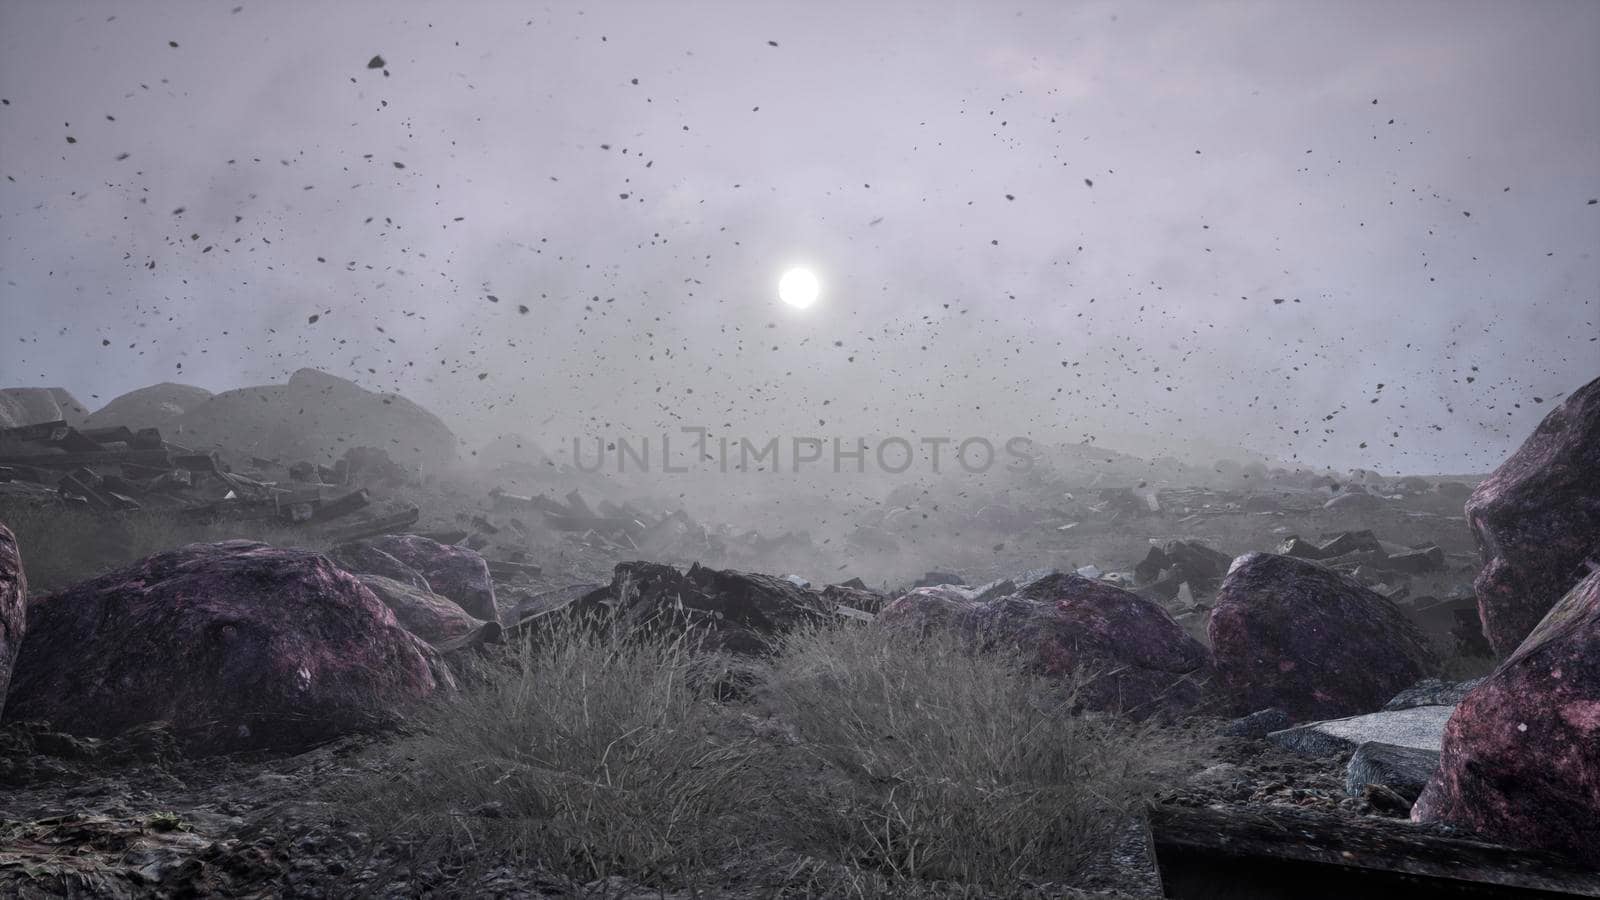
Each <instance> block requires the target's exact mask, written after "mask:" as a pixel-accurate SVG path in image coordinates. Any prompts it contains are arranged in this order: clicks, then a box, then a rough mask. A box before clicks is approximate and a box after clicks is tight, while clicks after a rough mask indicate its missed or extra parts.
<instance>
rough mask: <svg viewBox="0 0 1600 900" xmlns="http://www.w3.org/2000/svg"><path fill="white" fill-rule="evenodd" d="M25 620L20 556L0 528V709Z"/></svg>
mask: <svg viewBox="0 0 1600 900" xmlns="http://www.w3.org/2000/svg"><path fill="white" fill-rule="evenodd" d="M27 616H28V576H27V575H26V574H24V573H23V571H22V554H21V553H20V552H19V551H18V550H17V538H16V536H15V535H13V534H12V533H11V529H9V528H7V527H6V526H5V525H0V708H4V707H5V704H6V688H7V686H9V685H10V684H11V666H12V664H13V663H15V662H16V661H17V652H18V651H19V650H20V649H22V635H23V631H24V628H25V625H26V624H27Z"/></svg>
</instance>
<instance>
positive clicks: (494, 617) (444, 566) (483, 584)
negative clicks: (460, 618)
mask: <svg viewBox="0 0 1600 900" xmlns="http://www.w3.org/2000/svg"><path fill="white" fill-rule="evenodd" d="M368 543H369V545H370V546H372V547H376V548H377V549H379V550H382V551H383V552H384V553H387V554H389V555H390V556H392V557H394V558H395V559H397V560H399V561H400V562H402V563H404V564H406V565H407V566H410V567H411V568H412V569H415V570H416V571H417V572H419V573H420V574H421V575H422V577H423V578H425V579H427V582H428V586H429V588H431V589H432V590H433V592H434V593H435V594H438V595H440V596H442V597H449V598H450V599H451V600H454V601H455V602H456V603H457V604H459V605H460V606H461V608H462V609H464V610H466V611H467V613H468V614H469V615H471V616H472V617H473V618H476V619H482V620H483V621H485V622H499V621H500V610H499V608H498V607H497V606H496V605H495V600H494V579H492V578H490V577H489V564H488V562H486V561H485V560H484V558H483V556H482V555H480V554H479V553H478V551H476V550H471V549H468V548H466V547H457V546H456V545H454V544H441V543H439V542H438V541H436V540H433V539H431V538H425V537H423V536H421V535H418V534H386V535H383V536H382V537H376V538H373V539H372V540H371V541H369V542H368ZM375 574H380V575H384V574H388V573H386V572H379V573H375ZM389 577H391V578H393V577H394V576H393V575H390V576H389ZM397 580H403V579H397Z"/></svg>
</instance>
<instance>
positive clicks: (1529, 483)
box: [1467, 378, 1600, 656]
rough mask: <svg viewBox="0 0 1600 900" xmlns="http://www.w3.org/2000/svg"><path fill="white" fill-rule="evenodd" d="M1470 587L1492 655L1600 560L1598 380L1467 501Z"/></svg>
mask: <svg viewBox="0 0 1600 900" xmlns="http://www.w3.org/2000/svg"><path fill="white" fill-rule="evenodd" d="M1467 524H1469V525H1471V526H1472V534H1473V536H1474V537H1475V538H1477V542H1478V552H1479V553H1480V554H1482V556H1483V570H1482V571H1481V572H1479V573H1478V579H1477V581H1476V582H1475V584H1474V587H1475V588H1476V589H1477V592H1478V615H1479V617H1480V618H1481V619H1482V620H1483V634H1484V636H1485V637H1487V638H1488V639H1489V644H1490V646H1492V647H1493V648H1494V651H1495V653H1497V654H1499V655H1501V656H1504V655H1506V654H1508V653H1510V652H1511V651H1512V650H1514V649H1516V647H1517V645H1518V644H1520V643H1521V642H1522V639H1523V638H1525V637H1527V636H1528V632H1530V631H1532V630H1533V626H1535V625H1537V624H1539V620H1540V619H1541V618H1543V617H1544V614H1545V612H1546V611H1548V610H1549V609H1550V607H1551V606H1553V605H1555V602H1556V601H1557V600H1559V599H1561V597H1562V596H1563V595H1565V594H1566V592H1567V590H1568V589H1569V588H1571V587H1572V586H1573V585H1574V584H1577V583H1578V581H1579V580H1580V579H1581V578H1583V576H1584V574H1585V573H1584V571H1583V568H1582V564H1583V561H1584V560H1585V559H1588V558H1590V557H1593V556H1596V555H1597V554H1600V378H1597V379H1595V380H1594V381H1591V382H1589V383H1588V384H1586V385H1584V386H1583V387H1581V388H1579V389H1578V390H1577V391H1575V392H1573V394H1572V396H1570V397H1568V398H1567V399H1566V400H1565V401H1563V402H1562V403H1561V405H1559V406H1557V407H1556V408H1555V409H1552V410H1551V411H1550V414H1549V415H1547V416H1545V417H1544V421H1543V422H1540V423H1539V427H1538V428H1536V429H1534V431H1533V434H1531V435H1529V436H1528V439H1527V440H1526V441H1523V443H1522V446H1521V447H1519V448H1518V449H1517V452H1516V453H1513V454H1511V457H1510V458H1509V459H1507V460H1506V461H1505V462H1503V463H1501V464H1500V468H1498V469H1495V470H1494V474H1493V475H1490V476H1489V477H1488V478H1487V479H1485V480H1484V481H1483V482H1481V483H1480V484H1479V485H1478V487H1477V490H1475V491H1473V492H1472V497H1471V498H1469V499H1468V500H1467Z"/></svg>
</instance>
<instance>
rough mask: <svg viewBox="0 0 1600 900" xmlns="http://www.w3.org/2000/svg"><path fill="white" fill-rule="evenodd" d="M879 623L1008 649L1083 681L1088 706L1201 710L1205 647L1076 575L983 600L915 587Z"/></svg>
mask: <svg viewBox="0 0 1600 900" xmlns="http://www.w3.org/2000/svg"><path fill="white" fill-rule="evenodd" d="M878 621H879V622H880V623H882V624H884V625H886V626H888V627H891V628H913V629H927V628H937V627H952V628H954V629H955V630H956V631H957V632H958V633H959V634H961V635H962V636H963V637H965V638H966V639H968V640H969V641H971V642H972V644H973V646H975V647H978V648H982V649H988V650H992V649H1009V648H1015V649H1017V650H1020V651H1021V652H1022V654H1023V656H1024V658H1026V659H1027V660H1029V662H1030V664H1031V665H1032V666H1033V667H1034V668H1035V669H1036V670H1037V671H1039V672H1040V673H1042V674H1044V675H1049V676H1058V677H1072V676H1076V675H1078V674H1082V675H1083V676H1087V679H1088V680H1087V681H1086V683H1085V684H1083V685H1082V693H1081V694H1080V700H1081V702H1082V703H1083V704H1084V705H1085V706H1086V707H1088V708H1091V709H1100V710H1115V711H1120V712H1125V713H1128V714H1130V715H1134V716H1140V717H1143V716H1148V715H1152V714H1157V713H1170V712H1179V711H1187V710H1192V709H1195V708H1197V707H1199V706H1200V705H1201V704H1202V703H1203V701H1204V696H1203V688H1204V685H1205V682H1206V681H1207V679H1208V677H1209V676H1210V672H1211V666H1210V660H1209V658H1208V655H1207V653H1206V649H1205V647H1204V646H1203V645H1201V644H1200V642H1198V641H1196V640H1195V639H1194V638H1192V637H1190V636H1189V635H1188V634H1187V633H1186V632H1185V631H1184V630H1183V628H1182V626H1180V625H1178V623H1176V622H1174V621H1173V620H1172V617H1171V616H1169V615H1167V613H1166V611H1165V610H1163V609H1162V608H1161V607H1159V606H1157V605H1156V604H1154V603H1151V602H1150V601H1148V600H1145V599H1144V598H1143V597H1140V596H1138V595H1137V594H1133V593H1131V592H1129V591H1125V590H1122V589H1121V588H1117V587H1113V586H1111V585H1109V584H1106V583H1104V582H1100V581H1094V580H1092V579H1088V578H1084V577H1082V576H1080V575H1064V574H1055V575H1050V576H1048V577H1045V578H1042V579H1039V580H1038V581H1035V582H1033V583H1031V584H1029V585H1028V587H1027V588H1025V589H1023V590H1022V591H1019V592H1018V593H1016V594H1013V595H1011V596H1009V597H1000V598H997V599H994V600H989V601H986V602H977V601H974V600H968V599H966V598H965V597H964V596H963V595H961V594H959V593H957V592H955V591H953V590H950V589H940V588H918V589H916V590H913V591H911V592H910V593H908V594H906V595H904V596H902V597H900V598H899V599H897V600H895V601H894V602H893V603H890V604H889V606H888V607H886V608H885V609H884V611H883V612H882V613H880V614H879V616H878Z"/></svg>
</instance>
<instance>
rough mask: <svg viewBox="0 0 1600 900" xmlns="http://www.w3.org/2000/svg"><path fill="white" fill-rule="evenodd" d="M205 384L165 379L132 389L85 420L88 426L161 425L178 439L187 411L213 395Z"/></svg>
mask: <svg viewBox="0 0 1600 900" xmlns="http://www.w3.org/2000/svg"><path fill="white" fill-rule="evenodd" d="M212 396H213V395H212V393H211V392H210V391H208V390H206V389H205V388H202V387H195V386H194V385H192V384H177V383H174V382H171V381H164V382H162V383H160V384H152V385H150V386H149V387H142V388H139V389H138V390H134V391H129V392H127V393H126V394H123V395H122V396H120V397H117V398H116V399H114V400H112V401H111V402H110V403H107V404H106V405H105V406H102V407H100V408H99V409H97V410H95V411H94V412H92V413H90V414H89V417H88V418H86V419H84V420H83V424H84V427H87V428H113V427H116V426H118V425H121V426H124V427H126V428H132V429H134V430H138V429H140V428H159V429H161V431H162V433H163V434H166V435H168V436H170V437H171V438H172V439H173V440H175V441H177V442H178V443H180V444H181V443H183V440H182V438H180V437H178V424H179V422H180V420H182V418H183V416H184V414H185V413H187V412H189V411H190V410H192V409H196V408H198V407H199V406H200V405H201V404H203V403H205V402H206V401H207V400H210V399H211V398H212Z"/></svg>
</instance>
